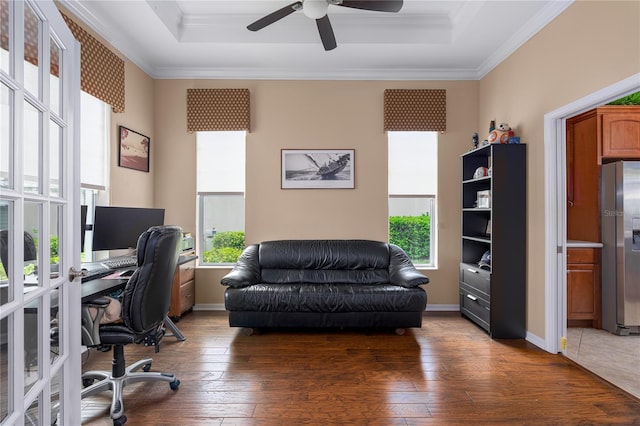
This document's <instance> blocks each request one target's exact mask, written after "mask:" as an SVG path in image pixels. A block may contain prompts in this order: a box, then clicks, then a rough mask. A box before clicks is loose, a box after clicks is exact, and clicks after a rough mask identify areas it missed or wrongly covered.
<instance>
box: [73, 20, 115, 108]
mask: <svg viewBox="0 0 640 426" xmlns="http://www.w3.org/2000/svg"><path fill="white" fill-rule="evenodd" d="M61 13H62V12H61ZM62 17H63V18H64V20H65V21H66V22H67V26H69V29H70V30H71V32H72V33H73V36H74V37H75V38H76V39H77V40H78V41H79V42H80V88H81V89H82V90H83V91H85V92H87V93H88V94H90V95H92V96H95V97H96V98H98V99H100V100H102V101H103V102H106V103H108V104H109V105H111V107H112V108H113V112H124V99H125V96H124V60H122V59H120V58H119V57H118V56H117V55H116V54H115V53H113V52H112V51H111V50H110V49H109V48H107V47H106V46H105V45H104V44H102V43H100V42H99V41H98V40H97V39H96V38H95V37H93V36H92V35H91V34H89V33H88V32H87V31H85V30H84V29H83V28H81V27H80V26H79V25H78V24H76V23H75V22H74V21H73V20H72V19H71V18H70V17H68V16H67V15H65V14H64V13H62Z"/></svg>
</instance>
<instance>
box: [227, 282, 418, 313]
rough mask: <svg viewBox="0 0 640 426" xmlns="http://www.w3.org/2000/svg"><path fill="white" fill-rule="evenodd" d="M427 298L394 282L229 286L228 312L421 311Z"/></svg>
mask: <svg viewBox="0 0 640 426" xmlns="http://www.w3.org/2000/svg"><path fill="white" fill-rule="evenodd" d="M426 301H427V294H426V292H425V291H424V290H423V289H422V288H420V287H417V288H405V287H400V286H396V285H392V284H383V285H366V284H358V285H350V284H343V283H335V284H311V283H293V284H281V285H269V284H256V285H253V286H251V287H243V288H229V289H227V291H226V292H225V307H226V309H227V310H229V311H254V312H414V311H418V312H421V311H423V310H424V308H425V305H426Z"/></svg>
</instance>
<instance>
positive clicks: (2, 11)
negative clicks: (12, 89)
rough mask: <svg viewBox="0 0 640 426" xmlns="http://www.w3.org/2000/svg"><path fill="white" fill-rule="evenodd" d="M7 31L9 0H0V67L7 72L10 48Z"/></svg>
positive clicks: (9, 38)
mask: <svg viewBox="0 0 640 426" xmlns="http://www.w3.org/2000/svg"><path fill="white" fill-rule="evenodd" d="M11 40H12V39H11V37H10V33H9V0H0V69H1V70H2V71H4V72H6V73H7V74H11V73H10V72H9V58H10V55H9V53H10V52H9V49H10V48H11Z"/></svg>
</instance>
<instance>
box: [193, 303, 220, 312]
mask: <svg viewBox="0 0 640 426" xmlns="http://www.w3.org/2000/svg"><path fill="white" fill-rule="evenodd" d="M193 310H194V311H224V310H225V309H224V303H199V304H197V305H193Z"/></svg>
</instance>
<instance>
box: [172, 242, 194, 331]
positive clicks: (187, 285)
mask: <svg viewBox="0 0 640 426" xmlns="http://www.w3.org/2000/svg"><path fill="white" fill-rule="evenodd" d="M196 259H197V257H196V256H194V255H193V254H192V253H191V254H186V255H184V254H183V255H182V256H180V260H179V261H178V266H177V267H176V272H175V274H174V276H173V285H172V286H171V306H170V307H169V317H170V318H171V319H173V320H174V321H175V320H177V319H179V318H180V316H181V315H182V314H183V313H185V312H186V311H189V310H191V309H192V308H193V305H194V304H195V302H196V280H195V278H196Z"/></svg>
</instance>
